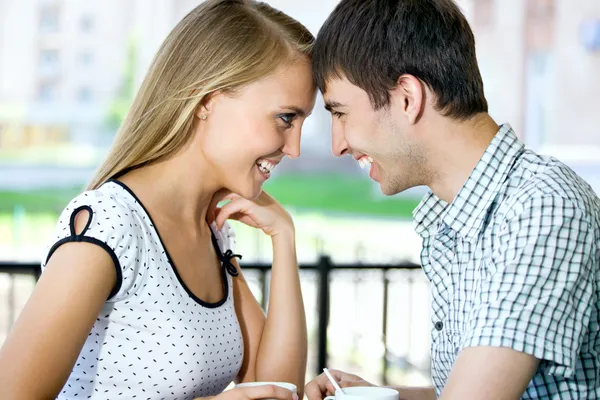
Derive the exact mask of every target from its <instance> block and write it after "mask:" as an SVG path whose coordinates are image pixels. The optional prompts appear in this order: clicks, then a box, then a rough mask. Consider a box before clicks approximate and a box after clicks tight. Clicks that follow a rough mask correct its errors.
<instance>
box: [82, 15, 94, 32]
mask: <svg viewBox="0 0 600 400" xmlns="http://www.w3.org/2000/svg"><path fill="white" fill-rule="evenodd" d="M93 28H94V20H93V19H92V17H91V16H89V15H84V16H83V17H81V31H82V32H91V31H92V29H93Z"/></svg>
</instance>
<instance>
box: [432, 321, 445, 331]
mask: <svg viewBox="0 0 600 400" xmlns="http://www.w3.org/2000/svg"><path fill="white" fill-rule="evenodd" d="M434 326H435V329H436V330H438V331H441V330H442V329H444V323H443V322H442V321H438V322H436V323H435V325H434Z"/></svg>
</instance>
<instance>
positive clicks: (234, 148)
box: [197, 57, 316, 199]
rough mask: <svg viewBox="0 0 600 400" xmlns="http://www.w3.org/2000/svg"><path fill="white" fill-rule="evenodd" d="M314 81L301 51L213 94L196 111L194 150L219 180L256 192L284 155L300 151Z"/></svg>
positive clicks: (244, 191)
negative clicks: (197, 134)
mask: <svg viewBox="0 0 600 400" xmlns="http://www.w3.org/2000/svg"><path fill="white" fill-rule="evenodd" d="M315 96H316V87H315V85H314V82H313V77H312V70H311V66H310V61H309V60H308V59H307V58H306V57H303V58H301V59H298V60H296V61H294V62H293V63H288V64H286V65H283V66H281V67H279V68H278V69H276V70H275V72H274V73H273V74H271V75H270V76H268V77H265V78H263V79H261V80H259V81H256V82H253V83H251V84H249V85H247V86H245V87H243V88H241V89H239V90H238V91H236V93H235V94H233V95H227V94H223V93H218V94H215V95H214V96H212V97H211V98H210V100H208V101H207V102H206V104H205V105H204V106H202V107H201V108H200V110H199V111H198V113H197V115H198V117H201V116H202V115H206V119H199V124H200V125H201V128H200V129H199V130H198V131H199V132H200V134H201V136H202V137H201V140H200V141H199V142H200V146H199V151H201V152H202V153H203V155H204V158H205V159H206V160H207V162H208V163H209V164H210V166H211V167H212V168H214V170H215V173H216V174H217V175H216V176H215V177H214V178H217V179H218V182H221V183H222V185H223V186H224V187H225V188H226V189H228V190H230V191H232V192H234V193H237V194H239V195H241V196H243V197H245V198H247V199H254V198H256V197H258V195H260V193H261V191H262V185H263V183H264V182H265V181H266V180H267V179H269V177H270V171H272V170H273V168H275V166H276V165H277V164H278V163H279V162H280V161H281V160H282V158H283V157H284V156H288V157H292V158H295V157H298V156H299V155H300V135H301V131H302V124H303V123H304V120H305V119H306V117H308V115H309V114H310V113H311V112H312V109H313V107H314V104H315Z"/></svg>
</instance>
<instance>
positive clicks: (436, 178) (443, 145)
mask: <svg viewBox="0 0 600 400" xmlns="http://www.w3.org/2000/svg"><path fill="white" fill-rule="evenodd" d="M432 128H433V130H432V132H434V133H433V134H432V135H431V136H430V143H429V144H428V148H429V151H428V160H429V162H428V164H429V168H430V171H431V172H432V174H431V175H432V179H431V182H429V183H428V184H427V186H429V188H430V189H431V190H432V191H433V193H434V194H435V195H436V196H437V197H439V198H440V199H442V200H444V201H446V202H447V203H451V202H452V201H453V200H454V198H456V195H457V194H458V192H459V191H460V189H461V188H462V187H463V186H464V184H465V183H466V181H467V179H468V178H469V176H470V175H471V173H472V172H473V169H475V167H476V166H477V163H478V162H479V160H480V159H481V157H482V156H483V154H484V153H485V151H486V149H487V148H488V146H489V144H490V142H491V141H492V139H493V138H494V136H495V135H496V133H497V132H498V129H499V126H498V125H497V124H496V123H495V122H494V120H493V119H492V118H491V117H490V116H489V114H487V113H482V114H478V115H476V116H475V117H473V118H471V119H469V120H467V121H456V120H451V119H449V118H445V117H441V118H439V119H438V120H436V121H434V123H433V124H432Z"/></svg>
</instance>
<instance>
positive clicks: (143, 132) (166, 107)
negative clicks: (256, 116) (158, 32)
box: [87, 0, 314, 190]
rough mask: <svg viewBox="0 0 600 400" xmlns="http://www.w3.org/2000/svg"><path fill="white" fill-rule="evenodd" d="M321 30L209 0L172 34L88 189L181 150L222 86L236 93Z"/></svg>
mask: <svg viewBox="0 0 600 400" xmlns="http://www.w3.org/2000/svg"><path fill="white" fill-rule="evenodd" d="M313 42H314V37H313V35H312V34H311V33H310V32H309V31H308V30H307V29H306V28H305V27H304V26H303V25H302V24H300V23H299V22H298V21H296V20H295V19H293V18H291V17H289V16H288V15H286V14H284V13H283V12H281V11H278V10H276V9H274V8H272V7H271V6H269V5H267V4H265V3H262V2H257V1H253V0H207V1H206V2H204V3H202V4H201V5H199V6H198V7H196V8H195V9H194V10H192V11H191V12H190V13H189V14H188V15H187V16H186V17H185V18H184V19H183V20H182V21H181V22H180V23H179V24H178V25H177V26H176V27H175V29H173V31H172V32H171V33H170V34H169V36H168V37H167V39H166V40H165V42H164V43H163V44H162V46H161V48H160V50H159V51H158V53H157V55H156V56H155V58H154V60H153V62H152V65H151V67H150V70H149V72H148V74H147V75H146V77H145V79H144V81H143V82H142V85H141V87H140V89H139V91H138V93H137V95H136V97H135V100H134V102H133V104H132V106H131V108H130V110H129V112H128V114H127V116H126V118H125V120H124V121H123V123H122V125H121V127H120V129H119V131H118V133H117V136H116V138H115V141H114V143H113V145H112V148H111V150H110V151H109V153H108V156H107V158H106V160H105V161H104V163H103V164H102V165H101V166H100V168H99V170H98V171H97V173H96V176H95V177H94V178H93V179H92V181H91V182H90V183H89V185H88V188H87V189H89V190H91V189H96V188H98V187H99V186H101V185H102V184H103V183H104V182H106V181H107V180H109V179H111V178H113V177H115V176H118V175H119V174H122V173H124V172H125V171H127V170H129V169H131V168H135V167H138V166H142V165H145V164H149V163H153V162H156V161H158V160H161V159H165V158H168V157H171V156H173V155H174V154H175V153H177V152H178V151H179V150H180V149H181V148H183V147H184V146H185V145H186V144H187V143H188V141H189V140H190V138H191V136H192V133H193V131H194V124H195V114H196V110H197V109H198V107H199V106H200V104H201V102H202V100H203V99H204V97H205V96H206V95H208V94H210V93H212V92H214V91H217V90H220V91H225V92H229V91H232V92H233V91H235V89H237V88H240V87H242V86H244V85H246V84H249V83H251V82H254V81H257V80H259V79H261V78H264V77H266V76H268V75H269V74H270V73H272V72H273V71H274V70H275V69H276V68H277V67H278V66H280V65H282V63H285V62H288V61H291V60H293V59H294V57H297V56H298V54H301V55H306V56H307V57H311V54H312V45H313Z"/></svg>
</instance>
